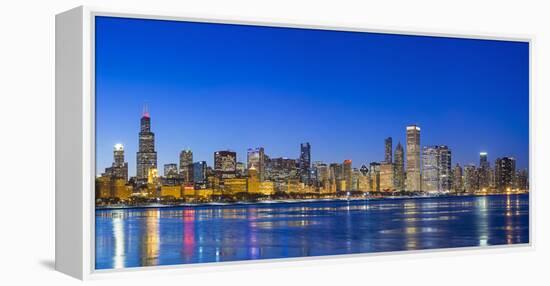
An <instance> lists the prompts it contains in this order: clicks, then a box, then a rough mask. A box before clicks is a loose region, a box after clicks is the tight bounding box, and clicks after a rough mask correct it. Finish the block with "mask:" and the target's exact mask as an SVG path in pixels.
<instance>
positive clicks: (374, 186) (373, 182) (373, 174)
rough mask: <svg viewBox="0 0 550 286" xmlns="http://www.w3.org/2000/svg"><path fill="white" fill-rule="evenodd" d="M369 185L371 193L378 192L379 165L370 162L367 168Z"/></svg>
mask: <svg viewBox="0 0 550 286" xmlns="http://www.w3.org/2000/svg"><path fill="white" fill-rule="evenodd" d="M369 177H370V181H369V185H370V188H369V189H370V191H371V192H380V163H378V162H372V163H370V168H369Z"/></svg>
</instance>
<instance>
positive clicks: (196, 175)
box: [193, 161, 207, 184]
mask: <svg viewBox="0 0 550 286" xmlns="http://www.w3.org/2000/svg"><path fill="white" fill-rule="evenodd" d="M206 169H207V166H206V161H199V162H195V163H193V182H195V184H204V183H205V182H206Z"/></svg>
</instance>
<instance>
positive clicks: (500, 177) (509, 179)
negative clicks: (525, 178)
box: [495, 157, 516, 192]
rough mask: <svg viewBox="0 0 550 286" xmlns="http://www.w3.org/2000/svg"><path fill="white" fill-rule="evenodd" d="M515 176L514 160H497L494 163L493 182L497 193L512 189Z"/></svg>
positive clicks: (510, 158) (506, 158)
mask: <svg viewBox="0 0 550 286" xmlns="http://www.w3.org/2000/svg"><path fill="white" fill-rule="evenodd" d="M515 174H516V159H514V158H512V157H502V158H497V159H496V161H495V181H496V188H497V191H499V192H507V191H509V190H511V189H512V188H514V179H515Z"/></svg>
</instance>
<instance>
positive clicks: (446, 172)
mask: <svg viewBox="0 0 550 286" xmlns="http://www.w3.org/2000/svg"><path fill="white" fill-rule="evenodd" d="M451 183H452V173H451V150H450V149H449V147H447V146H445V145H440V146H425V147H424V148H423V150H422V190H423V191H426V192H443V191H446V192H448V191H450V190H451V187H452V186H451Z"/></svg>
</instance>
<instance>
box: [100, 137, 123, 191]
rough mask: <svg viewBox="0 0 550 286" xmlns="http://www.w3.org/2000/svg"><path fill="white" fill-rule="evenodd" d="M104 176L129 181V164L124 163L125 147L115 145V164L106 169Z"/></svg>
mask: <svg viewBox="0 0 550 286" xmlns="http://www.w3.org/2000/svg"><path fill="white" fill-rule="evenodd" d="M102 176H107V177H111V178H114V179H122V180H124V182H127V181H128V163H127V162H124V146H123V145H122V144H115V146H114V148H113V164H112V165H111V167H108V168H106V169H105V173H103V174H102Z"/></svg>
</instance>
